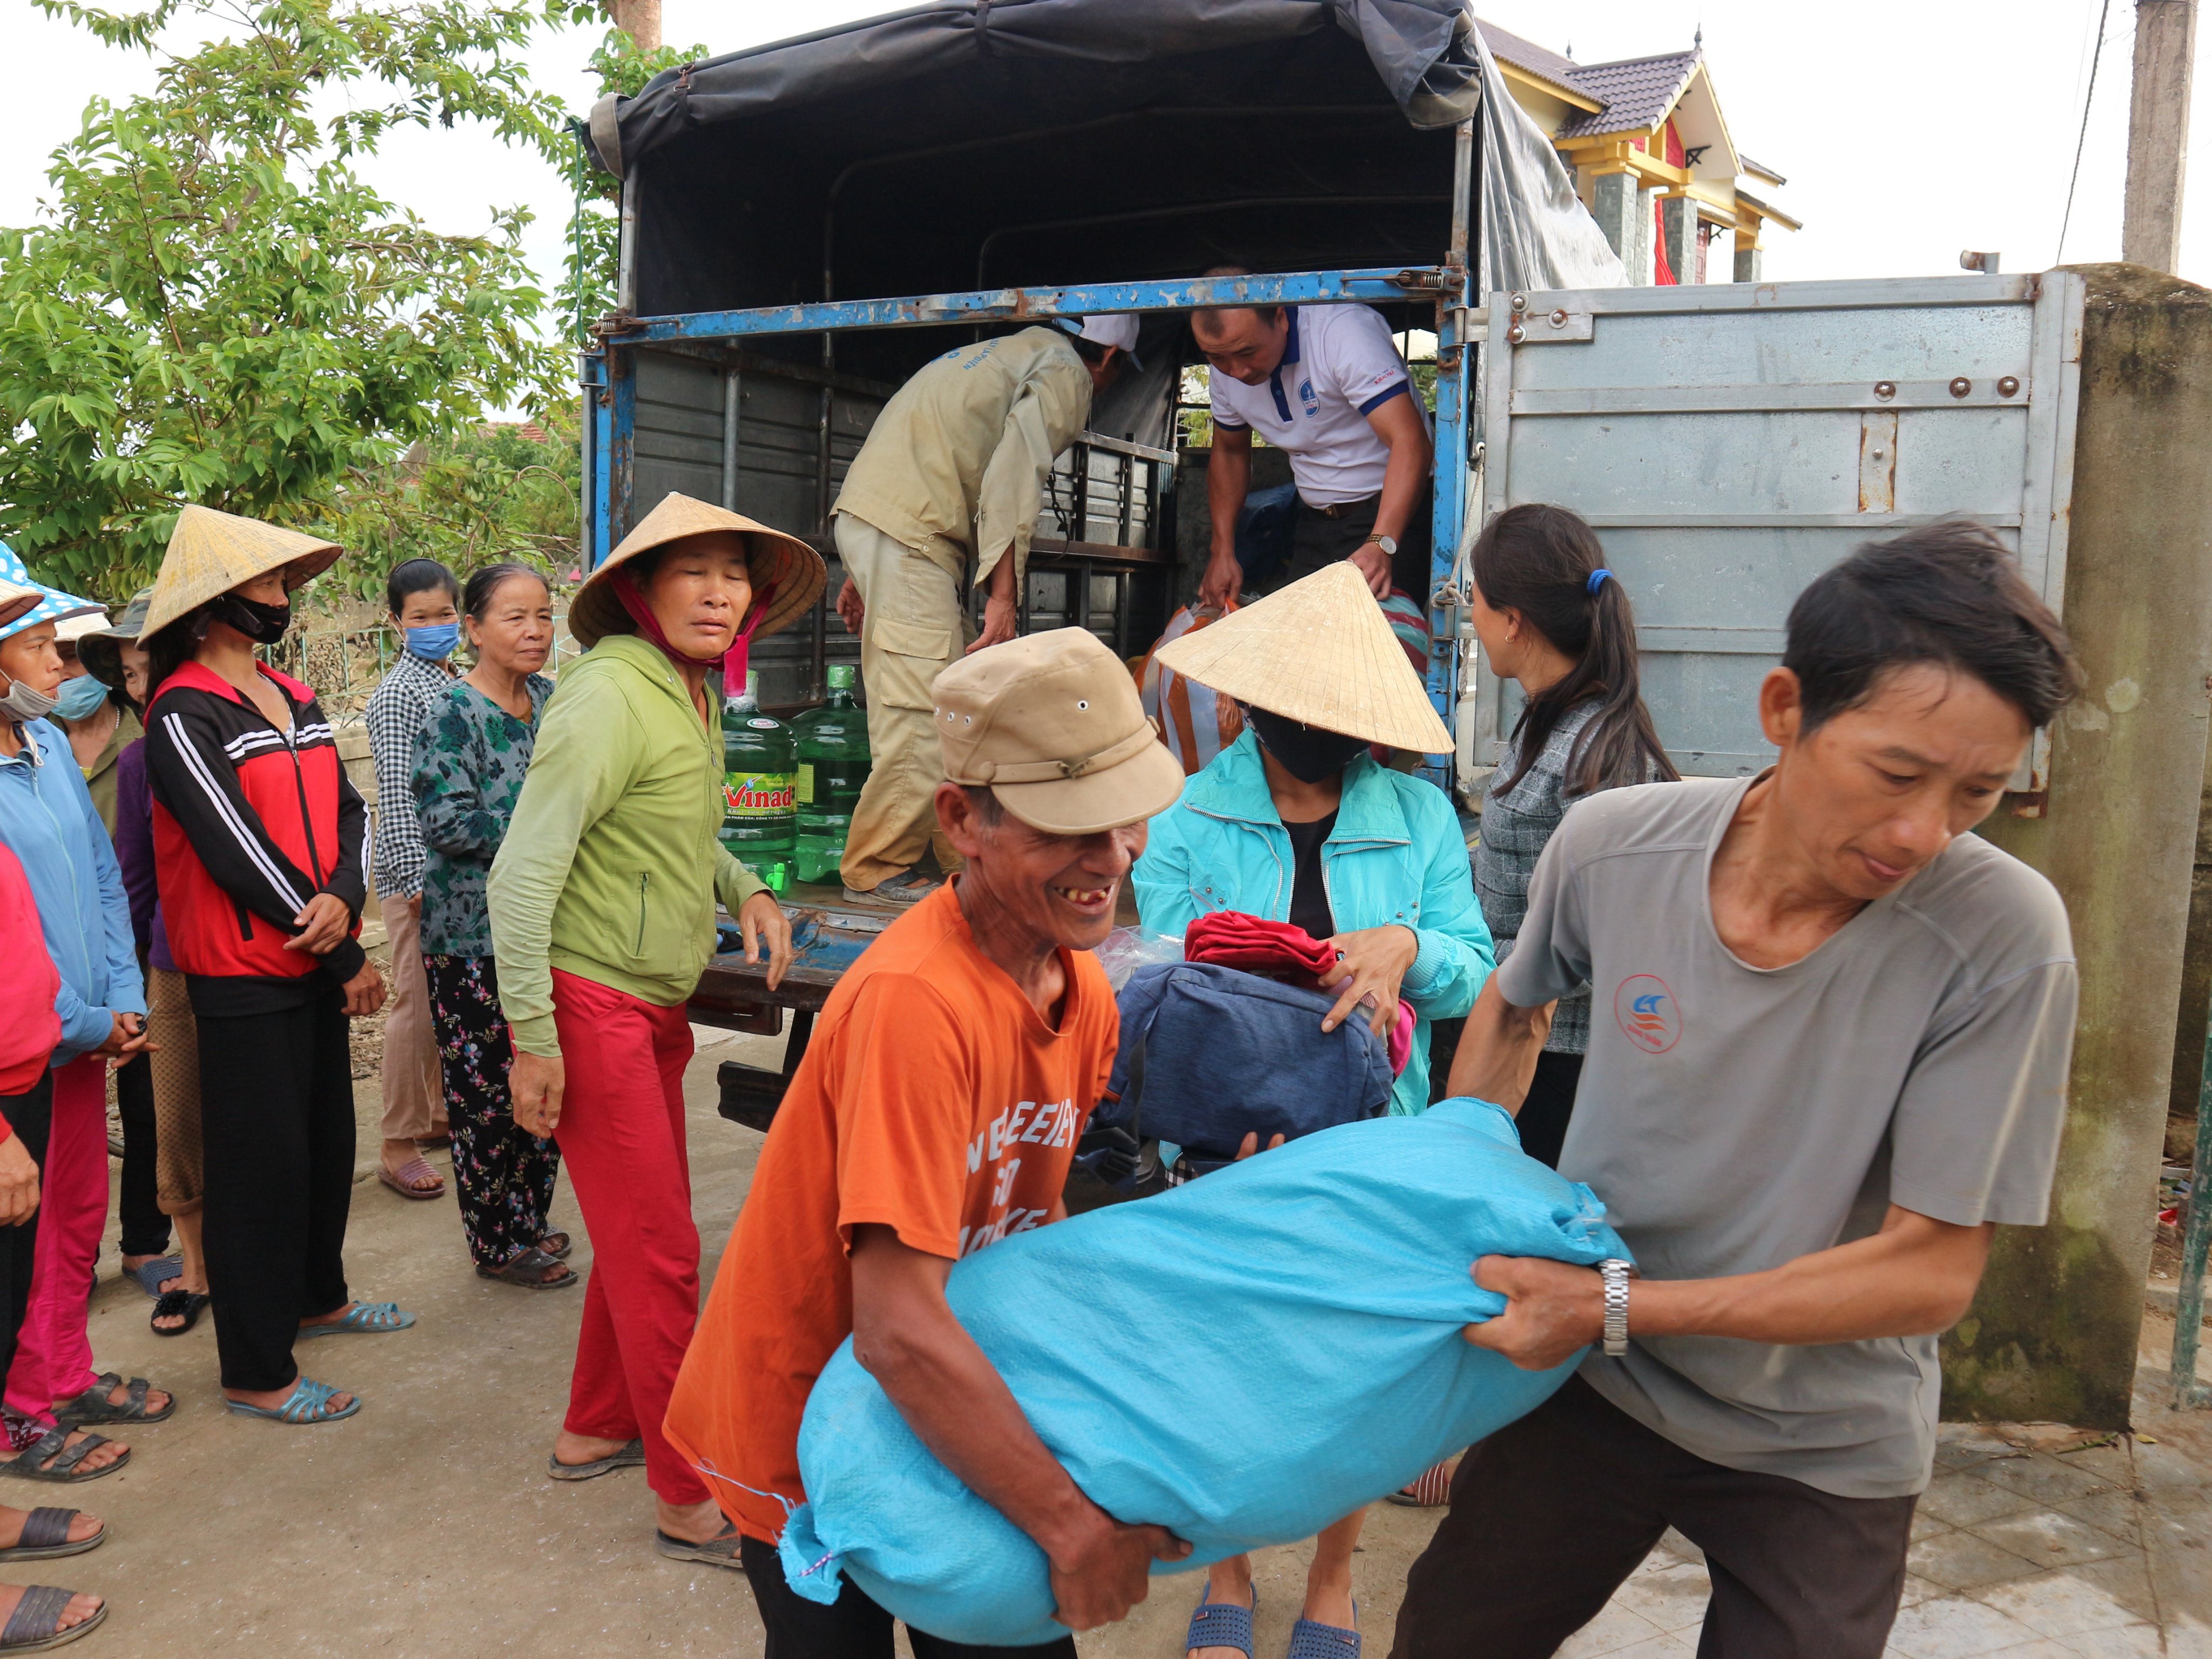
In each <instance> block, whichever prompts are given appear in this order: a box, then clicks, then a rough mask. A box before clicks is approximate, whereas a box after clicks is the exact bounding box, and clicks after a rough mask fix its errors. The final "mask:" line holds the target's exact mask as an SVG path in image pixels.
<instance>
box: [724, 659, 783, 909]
mask: <svg viewBox="0 0 2212 1659" xmlns="http://www.w3.org/2000/svg"><path fill="white" fill-rule="evenodd" d="M798 770H799V754H798V749H797V746H796V744H795V743H794V742H793V738H792V732H791V728H790V727H789V726H786V725H785V724H784V723H783V722H782V721H781V720H770V719H769V717H768V716H767V715H766V714H762V713H761V707H760V675H759V673H758V671H756V670H753V669H750V668H749V669H747V670H746V671H745V689H744V692H743V694H742V695H740V696H735V697H732V698H731V699H730V700H729V701H728V702H726V703H724V704H723V705H722V845H723V846H725V847H726V848H729V849H730V855H731V856H732V858H735V859H738V860H741V861H742V862H743V863H744V865H745V866H746V867H747V868H748V869H750V871H751V872H753V873H754V874H755V875H757V876H758V877H759V878H761V879H762V880H763V881H764V882H766V883H767V884H769V888H770V890H773V891H775V892H778V893H781V891H783V890H784V889H785V888H786V887H787V886H788V885H789V884H790V882H791V854H792V849H793V843H794V842H796V841H797V839H798V836H799V809H798V805H797V798H796V794H795V790H796V787H797V783H798V779H797V773H798Z"/></svg>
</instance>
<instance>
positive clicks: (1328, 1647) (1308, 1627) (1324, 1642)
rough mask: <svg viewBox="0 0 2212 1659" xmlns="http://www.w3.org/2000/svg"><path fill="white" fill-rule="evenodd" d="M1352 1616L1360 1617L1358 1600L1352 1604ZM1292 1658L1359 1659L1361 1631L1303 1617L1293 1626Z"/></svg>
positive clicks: (1354, 1617) (1356, 1618)
mask: <svg viewBox="0 0 2212 1659" xmlns="http://www.w3.org/2000/svg"><path fill="white" fill-rule="evenodd" d="M1358 1617H1359V1603H1358V1602H1357V1601H1354V1602H1353V1603H1352V1618H1353V1619H1354V1620H1358ZM1290 1659H1359V1632H1358V1631H1356V1630H1346V1629H1344V1628H1342V1627H1341V1626H1336V1625H1319V1624H1316V1623H1315V1622H1314V1621H1313V1620H1310V1619H1301V1620H1298V1621H1297V1623H1296V1624H1295V1625H1292V1626H1291V1651H1290Z"/></svg>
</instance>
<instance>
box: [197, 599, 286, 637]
mask: <svg viewBox="0 0 2212 1659" xmlns="http://www.w3.org/2000/svg"><path fill="white" fill-rule="evenodd" d="M208 615H209V616H210V617H212V618H214V620H216V622H222V623H229V624H230V625H231V626H232V627H233V628H235V629H237V630H238V631H239V632H240V633H241V634H243V635H246V638H247V639H249V640H252V641H253V642H254V644H256V645H274V644H276V641H279V640H281V639H283V637H284V630H285V629H288V628H289V627H290V626H291V625H292V602H291V601H290V600H289V599H287V600H286V601H285V602H284V603H283V604H282V605H264V604H263V603H262V602H261V601H260V600H258V599H247V598H246V596H245V595H244V594H243V593H226V594H224V595H223V596H222V598H221V599H217V600H216V602H215V604H214V605H212V606H210V609H209V611H208Z"/></svg>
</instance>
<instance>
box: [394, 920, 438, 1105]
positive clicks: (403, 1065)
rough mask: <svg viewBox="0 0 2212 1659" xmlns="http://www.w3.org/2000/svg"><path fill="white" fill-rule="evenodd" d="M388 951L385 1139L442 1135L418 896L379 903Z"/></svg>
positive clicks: (434, 1034)
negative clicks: (423, 966) (388, 994)
mask: <svg viewBox="0 0 2212 1659" xmlns="http://www.w3.org/2000/svg"><path fill="white" fill-rule="evenodd" d="M382 905H383V910H384V932H385V935H386V938H387V939H389V940H390V941H391V947H392V987H391V990H392V1000H390V1001H389V1002H387V1003H386V1004H385V1016H384V1138H385V1139H386V1140H420V1139H424V1138H426V1137H428V1136H430V1135H441V1134H444V1133H446V1091H445V1086H444V1084H443V1082H442V1080H441V1077H440V1073H439V1069H438V1034H437V1031H436V1030H435V1028H434V1027H433V1026H432V1024H431V1023H430V981H429V979H428V975H425V973H424V972H423V969H422V895H421V894H419V893H418V894H416V896H414V897H413V898H387V899H385V900H384V901H382Z"/></svg>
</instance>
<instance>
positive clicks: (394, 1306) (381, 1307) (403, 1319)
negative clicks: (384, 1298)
mask: <svg viewBox="0 0 2212 1659" xmlns="http://www.w3.org/2000/svg"><path fill="white" fill-rule="evenodd" d="M414 1322H415V1316H414V1315H413V1314H411V1313H402V1312H400V1311H399V1304H398V1303H397V1302H356V1303H355V1304H353V1307H352V1309H351V1310H349V1312H348V1313H347V1315H346V1316H345V1317H344V1318H343V1319H325V1320H321V1321H319V1322H317V1323H315V1324H313V1325H302V1326H301V1327H300V1329H299V1333H298V1334H297V1335H296V1336H295V1338H294V1339H293V1340H295V1341H304V1340H306V1339H307V1338H308V1337H311V1336H388V1335H390V1334H392V1332H393V1331H404V1330H405V1329H406V1328H408V1327H409V1326H410V1325H412V1324H413V1323H414Z"/></svg>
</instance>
